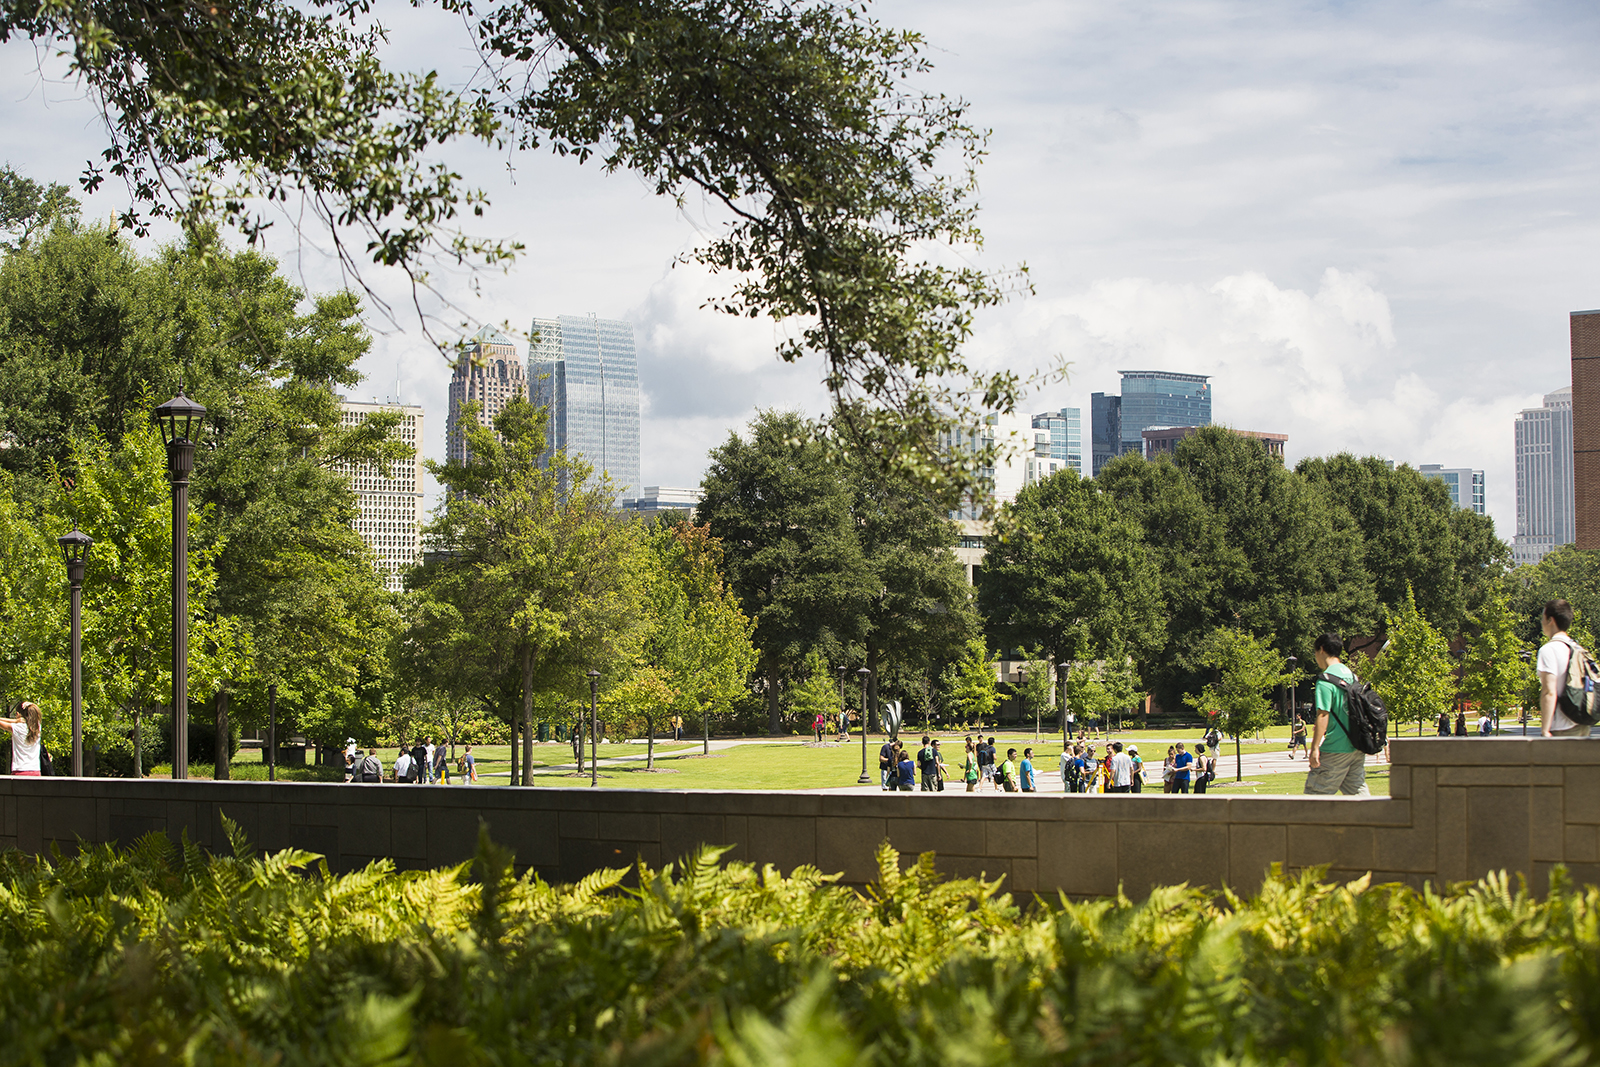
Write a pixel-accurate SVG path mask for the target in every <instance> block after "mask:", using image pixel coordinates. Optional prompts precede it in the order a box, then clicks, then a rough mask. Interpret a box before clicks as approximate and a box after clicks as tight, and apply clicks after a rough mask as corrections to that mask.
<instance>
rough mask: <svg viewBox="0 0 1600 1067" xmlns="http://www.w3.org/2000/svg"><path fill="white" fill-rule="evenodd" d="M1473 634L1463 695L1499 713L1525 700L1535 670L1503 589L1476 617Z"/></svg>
mask: <svg viewBox="0 0 1600 1067" xmlns="http://www.w3.org/2000/svg"><path fill="white" fill-rule="evenodd" d="M1472 625H1473V629H1474V633H1473V634H1472V636H1471V638H1470V639H1469V640H1468V641H1467V649H1466V656H1465V658H1464V659H1463V661H1462V668H1463V671H1462V677H1461V692H1462V695H1463V696H1465V697H1466V698H1467V699H1468V700H1472V701H1476V702H1477V704H1478V705H1479V707H1480V708H1482V709H1483V710H1485V711H1490V710H1492V711H1493V712H1494V719H1495V723H1496V724H1497V725H1498V723H1499V721H1500V713H1501V712H1503V711H1505V710H1507V709H1508V708H1510V707H1511V706H1512V705H1513V704H1515V703H1517V702H1519V701H1520V700H1521V699H1522V696H1523V694H1524V693H1526V692H1527V690H1528V687H1529V685H1530V684H1531V683H1532V682H1533V681H1534V671H1533V668H1532V667H1531V666H1529V664H1528V661H1527V659H1526V658H1525V657H1526V655H1527V653H1528V651H1529V650H1528V645H1527V643H1526V642H1524V641H1523V640H1522V639H1521V638H1519V637H1518V636H1517V618H1516V616H1515V615H1514V614H1512V611H1511V606H1510V604H1509V603H1508V601H1507V599H1506V595H1505V593H1504V592H1503V591H1501V590H1495V591H1494V592H1492V593H1491V594H1490V597H1489V601H1488V603H1487V604H1485V605H1484V607H1483V609H1482V610H1481V611H1479V612H1478V614H1477V615H1476V616H1475V617H1474V618H1473V620H1472Z"/></svg>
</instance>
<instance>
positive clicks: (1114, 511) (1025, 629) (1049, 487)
mask: <svg viewBox="0 0 1600 1067" xmlns="http://www.w3.org/2000/svg"><path fill="white" fill-rule="evenodd" d="M986 548H987V552H986V554H985V557H984V561H983V569H982V571H981V572H980V574H979V578H978V603H979V605H980V607H981V608H982V610H983V612H984V615H985V616H986V617H987V619H988V623H989V629H990V634H991V636H992V638H993V639H994V640H995V641H996V642H998V643H999V644H1001V645H1002V646H1004V647H1008V648H1020V647H1025V646H1037V647H1039V648H1040V649H1041V650H1042V651H1043V652H1044V653H1045V654H1046V655H1048V656H1049V657H1050V658H1052V659H1054V660H1055V662H1057V663H1067V662H1072V661H1081V660H1086V659H1090V660H1092V659H1095V658H1097V657H1098V656H1099V655H1101V654H1105V655H1111V656H1116V655H1123V654H1128V653H1131V654H1133V655H1134V656H1135V657H1136V658H1137V659H1139V660H1140V661H1141V662H1143V661H1145V660H1147V659H1148V658H1150V657H1153V656H1154V655H1155V653H1156V652H1157V650H1159V649H1160V648H1161V647H1162V645H1163V643H1164V638H1165V624H1164V623H1165V621H1164V618H1163V614H1162V610H1161V607H1162V602H1161V576H1160V574H1159V572H1158V571H1157V569H1156V563H1155V560H1154V559H1153V558H1152V556H1151V553H1150V552H1149V550H1148V548H1147V546H1146V542H1145V536H1144V531H1143V530H1142V529H1141V528H1140V526H1139V524H1138V522H1136V521H1135V520H1134V519H1132V518H1130V517H1128V516H1126V515H1124V514H1122V513H1121V512H1120V511H1119V510H1118V508H1117V505H1116V501H1115V500H1114V498H1113V497H1112V496H1110V495H1109V494H1108V493H1106V492H1105V491H1104V490H1102V488H1101V487H1100V486H1099V485H1097V484H1096V483H1094V482H1092V481H1086V480H1083V479H1080V478H1079V477H1078V476H1077V474H1076V473H1075V472H1073V471H1063V472H1061V473H1058V474H1055V475H1052V476H1051V477H1049V478H1047V479H1045V480H1044V481H1042V482H1036V483H1034V484H1033V485H1029V486H1026V487H1024V488H1023V490H1022V491H1021V492H1020V493H1018V494H1017V499H1016V501H1015V502H1014V503H1011V504H1007V505H1006V506H1005V507H1004V508H1002V509H1001V512H1000V515H999V518H998V519H997V520H996V522H995V532H994V535H993V536H991V537H990V538H988V539H987V542H986Z"/></svg>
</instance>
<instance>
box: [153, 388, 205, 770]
mask: <svg viewBox="0 0 1600 1067" xmlns="http://www.w3.org/2000/svg"><path fill="white" fill-rule="evenodd" d="M205 417H206V409H205V408H204V407H202V406H201V405H199V404H197V403H195V402H194V401H193V400H190V399H189V398H188V397H187V396H185V395H184V394H183V390H182V389H179V390H178V395H177V396H175V397H173V398H172V399H171V400H169V401H167V402H166V403H165V404H162V405H161V406H160V407H158V408H156V411H155V420H156V423H157V424H158V425H159V426H160V427H161V440H162V441H164V442H166V446H167V476H168V477H169V478H171V479H172V747H173V753H172V777H174V778H187V777H189V475H190V474H192V473H193V472H194V442H195V438H197V437H199V436H200V426H201V424H202V423H203V422H204V421H205Z"/></svg>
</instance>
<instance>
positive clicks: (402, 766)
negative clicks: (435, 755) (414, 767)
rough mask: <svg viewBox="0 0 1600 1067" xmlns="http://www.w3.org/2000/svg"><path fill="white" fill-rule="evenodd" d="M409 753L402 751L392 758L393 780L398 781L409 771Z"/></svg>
mask: <svg viewBox="0 0 1600 1067" xmlns="http://www.w3.org/2000/svg"><path fill="white" fill-rule="evenodd" d="M411 763H412V760H411V753H409V752H402V753H401V754H400V755H398V756H396V757H395V758H394V780H395V781H397V782H398V781H400V780H401V779H403V778H404V777H405V776H406V775H408V774H410V773H411Z"/></svg>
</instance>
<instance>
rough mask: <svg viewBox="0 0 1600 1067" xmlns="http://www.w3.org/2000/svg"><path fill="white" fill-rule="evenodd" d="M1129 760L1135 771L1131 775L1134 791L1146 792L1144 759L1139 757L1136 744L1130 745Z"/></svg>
mask: <svg viewBox="0 0 1600 1067" xmlns="http://www.w3.org/2000/svg"><path fill="white" fill-rule="evenodd" d="M1128 760H1129V762H1131V763H1132V764H1133V773H1132V774H1131V775H1130V778H1131V780H1132V786H1133V791H1134V792H1135V793H1143V792H1144V760H1142V759H1140V758H1139V749H1138V747H1137V746H1135V745H1129V746H1128Z"/></svg>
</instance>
